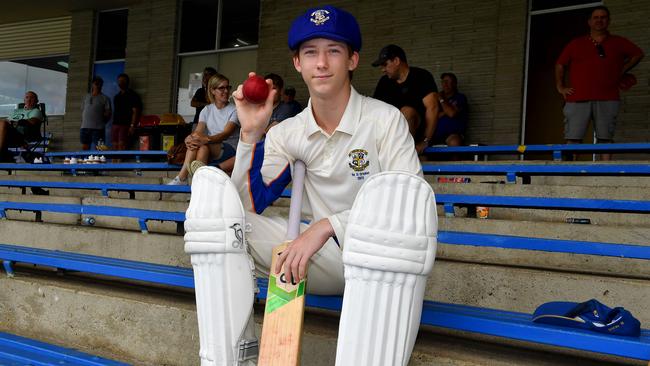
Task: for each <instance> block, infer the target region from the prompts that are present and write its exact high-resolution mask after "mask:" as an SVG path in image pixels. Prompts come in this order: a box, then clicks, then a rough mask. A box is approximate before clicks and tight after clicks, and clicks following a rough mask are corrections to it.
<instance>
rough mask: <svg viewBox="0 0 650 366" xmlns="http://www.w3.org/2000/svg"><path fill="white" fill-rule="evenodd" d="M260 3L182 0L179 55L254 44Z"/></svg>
mask: <svg viewBox="0 0 650 366" xmlns="http://www.w3.org/2000/svg"><path fill="white" fill-rule="evenodd" d="M259 17H260V2H259V0H239V1H224V0H221V1H215V0H184V1H183V10H182V16H181V37H180V38H181V39H180V53H181V54H183V53H189V52H200V51H214V50H221V49H229V48H237V47H245V46H253V45H257V42H258V35H259Z"/></svg>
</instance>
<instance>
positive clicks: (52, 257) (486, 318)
mask: <svg viewBox="0 0 650 366" xmlns="http://www.w3.org/2000/svg"><path fill="white" fill-rule="evenodd" d="M0 259H2V260H3V261H4V263H5V269H6V270H7V271H8V273H12V274H13V269H12V264H11V263H12V262H25V263H32V264H39V265H44V266H51V267H55V268H61V269H71V270H75V271H84V272H89V273H98V274H102V275H107V276H113V277H119V278H127V279H132V280H139V281H146V282H151V283H158V284H164V285H173V286H180V287H184V288H193V284H194V282H193V273H192V270H191V269H190V268H179V267H171V266H165V265H158V264H149V263H142V262H135V261H129V260H123V259H113V258H105V257H98V256H91V255H85V254H77V253H69V252H61V251H53V250H49V249H36V248H26V247H20V246H14V245H6V244H0ZM258 286H259V287H260V292H259V294H258V295H257V298H258V299H264V298H265V297H266V287H267V281H266V280H265V279H260V280H258ZM306 304H307V306H308V307H312V308H319V309H325V310H330V311H334V312H339V311H340V310H341V305H342V297H341V296H321V295H307V299H306ZM421 324H422V325H427V326H433V327H440V328H446V329H451V330H457V331H465V332H472V333H479V334H484V335H488V336H494V337H499V338H507V339H514V340H518V341H526V342H532V343H539V344H545V345H551V346H557V347H564V348H571V349H576V350H581V351H589V352H596V353H601V354H607V355H613V356H620V357H627V358H633V359H639V360H650V331H648V330H643V331H642V334H641V336H640V337H639V338H632V337H617V336H610V335H604V334H599V333H593V332H589V331H584V330H579V329H568V328H562V327H556V326H552V325H543V324H537V323H533V322H532V321H531V315H530V314H525V313H518V312H511V311H504V310H496V309H486V308H480V307H474V306H465V305H457V304H447V303H440V302H432V301H425V302H424V306H423V310H422V319H421Z"/></svg>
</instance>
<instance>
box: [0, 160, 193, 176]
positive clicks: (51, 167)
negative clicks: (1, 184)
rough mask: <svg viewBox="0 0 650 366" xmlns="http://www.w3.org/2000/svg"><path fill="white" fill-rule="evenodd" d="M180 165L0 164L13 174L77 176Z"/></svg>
mask: <svg viewBox="0 0 650 366" xmlns="http://www.w3.org/2000/svg"><path fill="white" fill-rule="evenodd" d="M180 169H181V166H180V165H173V164H167V163H105V164H14V163H0V170H6V171H8V172H10V173H11V172H13V171H16V170H27V171H60V172H70V173H71V174H73V175H76V174H77V172H79V171H95V172H102V171H112V170H114V171H124V170H127V171H128V170H133V171H136V172H138V171H144V170H153V171H172V170H180Z"/></svg>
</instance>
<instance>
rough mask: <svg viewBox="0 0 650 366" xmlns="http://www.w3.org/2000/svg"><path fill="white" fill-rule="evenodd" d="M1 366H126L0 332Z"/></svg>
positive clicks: (126, 365)
mask: <svg viewBox="0 0 650 366" xmlns="http://www.w3.org/2000/svg"><path fill="white" fill-rule="evenodd" d="M0 365H3V366H25V365H30V366H52V365H60V366H66V365H67V366H128V364H126V363H122V362H117V361H113V360H109V359H106V358H102V357H98V356H93V355H89V354H87V353H83V352H79V351H76V350H73V349H69V348H64V347H59V346H55V345H52V344H48V343H44V342H40V341H37V340H33V339H29V338H24V337H19V336H16V335H13V334H9V333H4V332H0Z"/></svg>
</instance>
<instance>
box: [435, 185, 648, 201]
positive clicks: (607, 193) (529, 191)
mask: <svg viewBox="0 0 650 366" xmlns="http://www.w3.org/2000/svg"><path fill="white" fill-rule="evenodd" d="M648 183H650V180H649V181H648ZM431 187H432V188H433V191H434V193H436V194H440V193H454V194H470V195H482V196H520V197H521V196H525V197H561V198H592V199H593V198H600V199H620V200H646V201H647V200H650V191H649V190H647V189H639V188H641V187H640V186H639V187H637V186H618V187H607V186H598V187H594V186H569V185H550V184H543V185H542V184H488V183H482V184H466V183H432V184H431ZM643 187H647V186H643Z"/></svg>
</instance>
